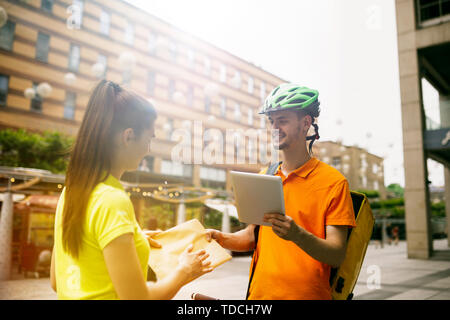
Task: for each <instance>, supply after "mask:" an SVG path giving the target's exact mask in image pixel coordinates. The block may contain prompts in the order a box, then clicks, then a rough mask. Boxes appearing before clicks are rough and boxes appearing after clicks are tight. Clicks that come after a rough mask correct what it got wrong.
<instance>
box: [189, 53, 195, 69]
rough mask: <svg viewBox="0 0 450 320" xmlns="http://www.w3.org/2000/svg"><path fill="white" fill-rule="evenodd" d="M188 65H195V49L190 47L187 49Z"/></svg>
mask: <svg viewBox="0 0 450 320" xmlns="http://www.w3.org/2000/svg"><path fill="white" fill-rule="evenodd" d="M187 59H188V67H189V68H193V67H194V66H195V51H194V50H193V49H192V48H189V49H188V50H187Z"/></svg>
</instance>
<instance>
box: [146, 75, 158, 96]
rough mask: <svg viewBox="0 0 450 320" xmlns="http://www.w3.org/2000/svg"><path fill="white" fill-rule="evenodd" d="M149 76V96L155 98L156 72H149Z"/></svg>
mask: <svg viewBox="0 0 450 320" xmlns="http://www.w3.org/2000/svg"><path fill="white" fill-rule="evenodd" d="M147 76H148V79H147V94H148V95H150V96H153V95H154V94H155V77H156V74H155V71H149V72H148V74H147Z"/></svg>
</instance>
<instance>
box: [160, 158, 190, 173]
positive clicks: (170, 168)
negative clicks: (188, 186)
mask: <svg viewBox="0 0 450 320" xmlns="http://www.w3.org/2000/svg"><path fill="white" fill-rule="evenodd" d="M161 174H168V175H172V176H182V177H191V176H192V166H191V165H188V164H183V163H181V162H174V161H170V160H162V161H161Z"/></svg>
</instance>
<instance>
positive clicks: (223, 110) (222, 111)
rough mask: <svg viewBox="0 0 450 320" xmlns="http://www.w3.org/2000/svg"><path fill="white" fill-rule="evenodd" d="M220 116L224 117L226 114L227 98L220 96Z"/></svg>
mask: <svg viewBox="0 0 450 320" xmlns="http://www.w3.org/2000/svg"><path fill="white" fill-rule="evenodd" d="M220 116H222V117H224V118H226V116H227V99H226V98H221V99H220Z"/></svg>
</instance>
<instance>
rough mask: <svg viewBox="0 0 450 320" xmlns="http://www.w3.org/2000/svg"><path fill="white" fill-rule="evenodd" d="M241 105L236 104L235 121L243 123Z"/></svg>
mask: <svg viewBox="0 0 450 320" xmlns="http://www.w3.org/2000/svg"><path fill="white" fill-rule="evenodd" d="M241 116H242V114H241V105H240V104H239V103H237V102H236V103H235V104H234V121H238V122H240V121H241Z"/></svg>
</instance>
